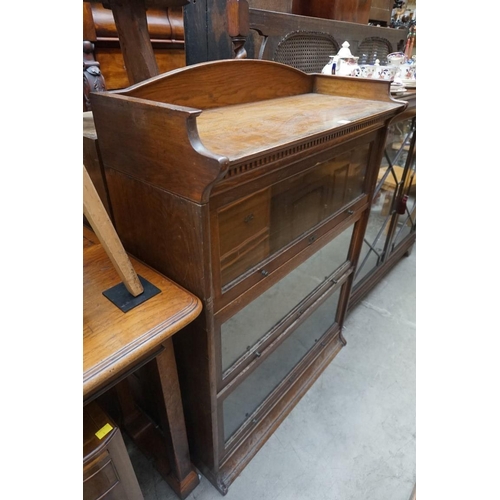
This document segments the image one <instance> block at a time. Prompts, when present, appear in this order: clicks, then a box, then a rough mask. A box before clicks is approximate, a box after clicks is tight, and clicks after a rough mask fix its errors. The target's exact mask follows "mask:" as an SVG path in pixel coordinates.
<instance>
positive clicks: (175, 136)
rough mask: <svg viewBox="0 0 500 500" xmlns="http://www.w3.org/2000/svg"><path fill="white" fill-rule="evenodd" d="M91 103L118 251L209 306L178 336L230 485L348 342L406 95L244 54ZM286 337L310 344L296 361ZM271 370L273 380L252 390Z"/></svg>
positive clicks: (209, 460)
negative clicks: (289, 287) (271, 313)
mask: <svg viewBox="0 0 500 500" xmlns="http://www.w3.org/2000/svg"><path fill="white" fill-rule="evenodd" d="M90 99H91V103H92V110H93V116H94V121H95V126H96V131H97V135H98V137H99V148H100V153H101V157H102V164H103V166H104V171H105V176H106V184H107V186H108V191H109V201H110V205H111V209H112V212H113V215H114V223H115V227H116V230H117V232H118V235H119V237H120V239H121V241H122V242H123V245H124V247H125V249H126V250H127V251H128V252H129V253H130V254H131V255H133V256H134V257H136V258H137V259H139V260H141V261H143V262H145V263H147V264H148V265H150V266H152V267H153V268H154V269H157V270H158V271H159V272H161V273H162V274H164V275H165V276H168V277H169V278H170V279H172V280H174V281H175V282H176V283H179V285H181V286H182V287H184V288H185V289H187V290H188V291H189V292H191V293H193V294H194V295H196V296H197V297H199V298H200V299H201V301H202V303H203V311H202V312H201V314H200V315H199V316H198V317H197V318H196V319H195V320H194V321H193V322H192V323H190V324H189V325H187V326H186V327H185V329H184V330H183V332H182V335H177V336H174V337H173V343H174V347H175V355H176V361H177V366H178V370H179V380H180V384H181V392H182V398H183V405H184V414H185V417H186V426H187V430H188V439H189V447H190V451H191V455H192V459H193V462H194V463H195V465H196V466H197V467H198V468H199V469H200V471H201V472H203V474H205V476H206V477H207V478H208V479H209V480H210V481H211V482H212V484H213V485H214V486H215V487H216V488H217V489H218V490H219V491H220V492H221V493H222V494H225V493H227V491H228V488H229V485H230V484H231V483H232V482H233V481H234V479H235V478H236V477H237V476H238V474H239V473H240V472H241V471H242V470H243V468H244V467H245V466H246V465H247V464H248V462H249V461H250V460H251V458H252V457H253V456H254V455H255V453H256V452H257V451H258V450H259V449H260V447H261V446H262V445H263V444H264V443H265V441H266V440H267V439H268V438H269V436H270V435H271V434H272V432H273V431H274V430H275V429H276V428H277V426H278V425H279V424H280V423H281V421H282V420H283V419H284V418H285V417H286V415H287V414H288V413H289V412H290V411H291V409H292V408H293V407H294V406H295V404H296V403H297V402H298V401H299V399H300V398H301V397H302V396H303V395H304V394H305V392H306V391H307V389H308V388H309V387H310V386H311V385H312V384H313V382H314V381H315V380H316V378H317V377H318V376H319V375H320V373H321V372H322V371H323V369H324V368H325V367H326V366H327V365H328V363H329V362H330V361H331V360H332V359H333V358H334V356H335V355H336V354H337V353H338V352H339V350H340V349H341V348H342V347H343V346H344V345H345V339H344V338H343V336H342V332H341V330H342V324H343V321H344V317H345V315H346V311H347V306H348V300H349V295H350V291H351V286H352V280H353V273H354V270H355V267H356V263H357V259H358V257H359V253H360V250H361V246H362V243H363V235H364V230H365V228H366V223H367V220H368V214H369V208H370V204H371V199H372V194H373V189H374V186H375V183H376V180H377V170H378V166H379V165H380V160H381V158H382V154H383V146H384V143H385V138H386V134H387V126H388V123H389V122H390V121H391V120H392V119H393V118H394V117H395V116H396V115H398V114H399V113H401V112H402V111H404V109H405V108H406V106H407V103H406V102H404V101H400V100H397V99H395V98H393V97H392V96H391V94H390V82H388V81H375V80H366V79H360V78H350V77H340V76H330V75H321V74H306V73H304V72H302V71H300V70H297V69H295V68H292V67H290V66H286V65H283V64H280V63H276V62H272V61H261V60H252V59H241V60H219V61H213V62H205V63H199V64H195V65H192V66H188V67H185V68H181V69H177V70H174V71H171V72H168V73H165V74H162V75H159V76H155V77H153V78H150V79H148V80H146V81H143V82H141V83H138V84H135V85H133V86H131V87H128V88H127V89H122V90H117V91H111V92H98V93H93V94H91V96H90ZM329 252H330V253H329ZM326 255H333V256H334V257H335V258H334V259H333V261H332V260H331V259H329V258H325V256H326ZM333 262H335V265H334V264H333ZM316 264H318V266H320V267H321V266H323V267H321V269H320V268H319V267H318V269H320V271H318V272H319V273H320V274H321V273H324V274H321V275H318V278H317V282H316V281H314V283H313V284H308V285H307V286H310V288H308V289H306V287H304V288H301V289H300V297H299V296H298V295H297V297H299V298H298V299H296V297H295V296H294V297H292V295H291V294H290V295H289V294H288V292H287V291H286V288H285V295H284V296H283V298H284V299H286V300H282V299H281V297H282V296H281V295H280V299H279V300H280V301H281V302H282V304H284V303H285V302H286V301H287V300H288V302H287V304H286V308H287V309H286V310H285V309H284V310H283V314H282V316H280V317H279V318H275V320H273V324H272V325H270V326H265V324H266V323H265V321H264V322H261V323H259V325H258V327H257V325H256V324H254V323H252V320H250V321H246V320H244V319H241V318H245V317H246V316H245V315H247V316H248V314H250V317H251V318H257V317H258V316H262V317H264V314H262V315H259V314H258V311H259V309H258V308H259V307H264V308H265V307H266V302H267V297H268V294H270V293H274V292H273V290H276V289H279V288H280V287H282V288H283V287H285V284H286V283H287V282H288V281H287V280H290V279H292V278H293V279H295V278H294V277H295V275H296V274H295V273H298V272H302V271H303V270H304V269H305V270H306V275H308V270H311V269H312V267H310V266H314V265H316ZM304 266H305V267H304ZM308 266H309V267H308ZM325 266H326V269H325V268H324V267H325ZM329 266H330V267H329ZM315 279H316V278H315ZM276 287H277V288H276ZM299 288H300V287H299ZM262 303H263V305H262V306H261V305H259V304H262ZM256 308H257V309H256ZM280 314H281V313H280ZM252 315H253V316H252ZM238 321H239V322H240V323H238ZM318 322H319V323H320V324H321V327H320V328H321V331H316V330H315V329H317V328H318V326H317V325H318ZM235 324H240V325H242V328H239V327H234V325H235ZM311 325H313V326H311ZM259 328H262V331H259ZM302 341H304V342H302ZM294 342H298V343H299V344H300V343H301V342H302V343H303V345H304V346H305V345H306V344H307V346H308V347H307V348H306V347H304V351H303V352H301V354H300V355H301V356H302V357H299V358H297V356H298V354H297V352H295V354H294V356H295V357H293V356H292V357H293V359H294V360H293V361H291V359H292V358H290V357H287V356H286V353H288V352H289V350H290V346H292V345H294V344H293V343H294ZM299 344H297V345H299ZM245 345H246V346H247V347H246V348H245ZM283 360H287V361H286V362H287V363H295V364H291V365H287V368H286V370H287V373H285V372H283V366H280V368H281V371H279V370H276V369H275V368H276V363H277V362H279V363H282V361H283ZM269 367H274V368H272V373H275V374H277V373H281V375H280V377H281V378H279V379H278V380H276V381H274V382H273V384H275V385H274V386H273V387H269V388H266V389H265V390H266V391H267V392H266V393H265V394H264V393H258V391H257V390H256V389H258V388H259V387H258V386H260V384H256V383H255V380H256V379H255V377H260V376H262V374H263V373H265V370H268V369H269ZM276 376H277V375H276ZM247 390H250V392H252V397H253V398H254V400H252V405H253V406H252V407H251V408H246V409H247V410H248V411H245V408H243V406H244V405H245V404H246V403H245V402H246V401H249V400H248V398H246V397H243V398H241V397H240V396H241V394H242V391H243V393H245V391H247ZM239 397H240V399H238V398H239ZM238 401H239V402H238ZM242 402H243V403H242Z"/></svg>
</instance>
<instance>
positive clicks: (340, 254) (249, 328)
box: [221, 225, 354, 371]
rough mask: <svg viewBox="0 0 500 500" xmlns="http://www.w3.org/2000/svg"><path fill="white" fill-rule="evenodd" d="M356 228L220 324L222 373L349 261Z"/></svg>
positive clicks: (347, 230) (336, 238)
mask: <svg viewBox="0 0 500 500" xmlns="http://www.w3.org/2000/svg"><path fill="white" fill-rule="evenodd" d="M353 229H354V225H351V226H350V227H348V228H347V229H345V230H344V231H343V232H342V233H340V234H339V235H338V236H337V237H335V238H334V239H333V240H332V241H330V242H329V243H327V244H326V245H325V246H324V247H323V248H321V249H320V250H318V251H317V252H316V253H315V254H314V255H312V256H311V257H309V259H307V260H306V261H304V262H303V263H302V264H300V265H299V266H298V267H296V268H295V269H294V270H293V271H291V272H290V273H289V274H287V275H286V276H285V277H284V278H282V279H281V280H280V281H278V283H276V284H275V285H273V286H272V287H271V288H269V289H268V290H266V291H265V292H264V293H262V294H261V295H260V296H259V297H258V298H257V299H255V300H253V301H252V302H251V303H250V304H248V305H247V306H246V307H244V308H243V309H242V310H241V311H239V312H238V313H236V314H235V315H234V316H232V317H231V318H230V319H228V320H227V321H225V322H224V323H223V324H222V325H221V356H222V369H223V371H225V370H227V369H228V368H229V367H231V366H232V365H233V363H234V362H236V361H237V360H238V359H239V358H240V357H241V356H242V355H243V354H245V352H246V351H247V350H250V349H251V348H252V347H253V346H254V345H255V344H256V343H257V342H258V341H259V340H260V339H262V338H263V337H264V336H265V335H266V334H267V333H268V332H269V331H270V330H271V329H273V327H275V326H276V325H277V324H278V323H280V322H281V320H282V319H283V318H285V316H287V315H288V314H289V313H290V312H291V311H292V309H294V308H295V307H296V306H297V305H298V304H299V303H300V302H302V301H303V300H304V299H305V298H306V297H307V296H308V295H309V294H310V293H312V292H313V291H314V290H315V289H316V288H317V287H318V286H319V285H321V284H322V283H324V282H325V280H327V279H328V278H329V277H330V276H331V275H332V273H334V272H335V271H336V270H337V269H338V268H339V267H340V266H341V265H342V264H344V263H345V262H346V261H347V257H348V252H349V246H350V243H351V238H352V233H353Z"/></svg>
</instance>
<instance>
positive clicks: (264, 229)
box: [217, 189, 269, 285]
mask: <svg viewBox="0 0 500 500" xmlns="http://www.w3.org/2000/svg"><path fill="white" fill-rule="evenodd" d="M217 218H218V225H219V249H220V262H221V276H222V285H224V284H226V283H228V282H229V281H231V280H232V279H234V278H236V277H237V276H239V275H240V274H242V273H243V272H245V271H246V270H248V269H250V268H251V267H253V266H254V265H255V264H257V263H258V262H260V261H261V260H263V259H264V258H266V257H267V256H268V255H269V244H268V240H269V190H268V189H265V190H263V191H260V192H258V193H255V194H253V195H252V196H249V197H248V198H245V199H243V200H241V201H238V202H236V203H233V204H231V205H229V206H227V207H224V208H222V209H221V210H220V211H219V212H218V214H217Z"/></svg>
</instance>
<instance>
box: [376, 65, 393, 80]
mask: <svg viewBox="0 0 500 500" xmlns="http://www.w3.org/2000/svg"><path fill="white" fill-rule="evenodd" d="M397 71H398V68H396V66H379V67H378V68H377V69H376V70H375V72H374V73H373V75H372V78H375V79H376V80H394V77H395V76H396V73H397Z"/></svg>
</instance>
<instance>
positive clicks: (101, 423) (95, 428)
mask: <svg viewBox="0 0 500 500" xmlns="http://www.w3.org/2000/svg"><path fill="white" fill-rule="evenodd" d="M82 498H83V500H98V499H101V498H106V500H144V497H143V495H142V493H141V488H140V486H139V483H138V482H137V477H136V475H135V472H134V468H133V467H132V464H131V462H130V457H129V455H128V452H127V448H126V447H125V443H124V442H123V437H122V434H121V432H120V429H119V428H118V427H117V426H116V424H115V423H114V422H113V420H112V419H111V417H110V416H109V415H106V413H105V412H104V411H103V409H102V408H101V407H100V406H99V405H98V404H97V403H96V402H95V401H92V402H91V403H89V404H88V405H87V406H85V407H84V408H83V497H82Z"/></svg>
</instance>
